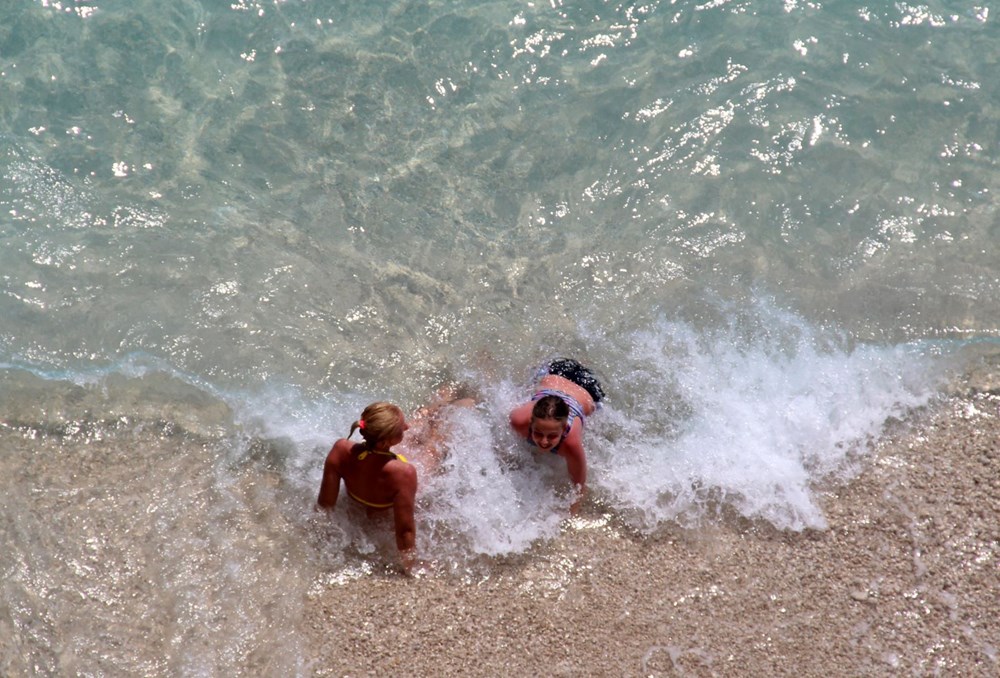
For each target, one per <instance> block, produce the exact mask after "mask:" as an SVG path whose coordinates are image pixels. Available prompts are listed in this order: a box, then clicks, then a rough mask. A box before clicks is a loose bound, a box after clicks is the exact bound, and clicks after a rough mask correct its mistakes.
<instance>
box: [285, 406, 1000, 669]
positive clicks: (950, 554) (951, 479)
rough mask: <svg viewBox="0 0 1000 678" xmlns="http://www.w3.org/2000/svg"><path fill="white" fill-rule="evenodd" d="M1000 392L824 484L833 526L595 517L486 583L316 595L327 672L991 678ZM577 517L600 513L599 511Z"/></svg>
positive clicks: (929, 415) (450, 580) (892, 441)
mask: <svg viewBox="0 0 1000 678" xmlns="http://www.w3.org/2000/svg"><path fill="white" fill-rule="evenodd" d="M998 403H1000V397H998V396H995V395H990V394H978V395H970V396H968V397H952V398H949V399H946V400H944V401H942V402H941V403H938V404H936V405H935V406H934V407H932V408H929V409H928V410H927V411H925V412H922V413H918V414H916V415H915V417H916V418H915V420H914V421H913V422H912V425H908V426H907V427H905V429H906V430H902V429H903V428H904V427H900V429H901V430H900V431H898V432H890V433H888V434H887V435H886V436H885V438H884V439H883V440H882V441H880V442H879V444H878V445H877V448H876V449H875V450H874V451H873V452H872V454H871V455H870V456H869V457H868V458H867V459H866V460H865V468H864V469H863V470H862V472H861V473H860V475H859V476H858V477H856V478H854V479H853V480H851V481H849V482H847V483H845V484H843V485H841V486H838V487H834V488H831V489H829V490H828V491H826V492H824V493H823V494H822V495H821V496H820V498H819V502H820V503H821V505H822V506H823V509H824V512H825V515H826V517H827V521H828V527H827V529H825V530H807V531H804V532H800V533H793V532H780V531H777V530H773V529H767V527H766V526H760V525H756V526H747V525H743V526H729V525H717V526H714V527H708V528H699V529H697V530H680V529H679V528H678V529H677V530H667V531H666V532H668V533H669V534H663V535H660V536H656V537H643V538H633V537H630V536H628V535H626V534H624V533H623V532H622V531H619V530H616V529H614V528H611V527H609V526H608V525H607V524H604V525H602V522H603V521H601V520H593V521H589V522H590V523H592V524H593V525H596V527H595V526H590V527H587V526H586V525H587V523H588V521H586V520H583V521H577V524H581V525H584V527H582V528H579V529H565V530H564V531H563V533H562V535H561V536H560V537H559V538H557V539H556V540H553V541H552V542H551V543H548V544H546V545H543V546H540V547H539V548H538V549H537V552H532V553H531V554H525V556H526V557H524V558H520V559H516V560H514V561H512V562H510V563H506V564H503V565H498V566H497V567H496V573H495V574H493V575H491V576H489V577H488V578H483V579H482V580H479V581H475V582H472V581H456V578H454V577H448V576H441V575H436V574H432V575H429V576H423V577H417V578H411V579H408V578H404V577H401V576H392V575H383V576H372V577H365V578H362V579H359V580H354V581H352V582H349V583H347V584H346V585H345V584H337V585H331V586H325V587H318V588H316V587H314V588H313V590H312V591H311V593H310V595H309V596H308V598H307V601H306V603H305V618H304V619H303V633H304V636H305V638H304V646H305V649H306V651H307V653H308V655H307V659H308V660H309V662H310V664H309V670H310V671H311V674H312V675H315V676H356V675H390V674H392V673H405V674H406V675H413V676H436V675H463V676H497V675H517V676H528V675H532V676H534V675H551V676H571V675H622V676H674V675H677V676H679V675H690V676H748V675H760V676H764V675H767V676H785V675H787V676H793V675H794V676H841V675H842V676H861V675H938V674H943V675H962V676H988V675H995V673H996V671H997V670H998V669H1000V619H998V616H997V614H996V610H995V607H996V600H997V596H998V595H1000V451H998V448H1000V417H998ZM582 518H585V519H586V518H596V516H591V515H588V514H587V513H586V511H585V512H584V515H583V516H582Z"/></svg>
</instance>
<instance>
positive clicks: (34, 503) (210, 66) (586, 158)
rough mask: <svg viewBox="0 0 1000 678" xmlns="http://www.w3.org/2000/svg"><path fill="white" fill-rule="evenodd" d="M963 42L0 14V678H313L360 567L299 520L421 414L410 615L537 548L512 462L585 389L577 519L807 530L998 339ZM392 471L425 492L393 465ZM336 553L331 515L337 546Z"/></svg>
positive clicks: (963, 14) (93, 9)
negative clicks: (310, 595)
mask: <svg viewBox="0 0 1000 678" xmlns="http://www.w3.org/2000/svg"><path fill="white" fill-rule="evenodd" d="M997 26H998V24H997V17H996V16H995V12H994V11H992V10H991V8H990V7H989V6H988V3H959V2H942V1H935V2H929V3H903V2H898V3H891V4H888V3H883V4H882V5H876V6H868V7H862V6H859V5H857V3H851V2H841V1H836V2H823V3H819V2H807V1H805V0H784V2H764V1H763V0H716V1H710V2H708V1H687V0H672V1H667V0H659V1H655V0H651V1H648V2H600V1H597V0H589V1H584V2H570V1H568V0H546V1H544V2H541V1H539V2H514V1H508V2H489V3H482V2H471V1H465V2H447V3H445V2H417V1H414V0H405V1H403V0H401V1H394V2H364V3H347V2H319V1H303V0H288V1H277V0H274V1H267V2H265V1H262V0H239V1H236V2H232V1H227V2H213V1H208V0H203V1H198V0H180V1H178V2H169V3H161V2H151V1H149V0H136V1H131V2H121V1H113V0H92V1H86V2H85V1H77V2H74V1H72V0H61V1H58V2H57V1H54V0H10V1H8V2H6V3H4V4H3V5H2V6H0V176H2V181H0V238H2V247H0V435H2V436H3V438H2V440H3V443H2V448H0V449H2V454H0V470H2V473H0V476H2V480H0V497H2V500H0V501H2V505H3V511H2V512H0V515H2V522H0V552H2V556H0V570H2V573H3V582H4V583H3V589H2V594H0V638H3V640H2V641H0V647H2V648H3V654H2V660H0V661H2V663H0V672H2V673H4V674H5V675H28V674H34V673H43V674H70V673H83V674H108V675H114V674H122V673H132V674H147V673H152V674H163V673H172V674H175V673H180V674H183V675H216V674H219V673H232V672H234V671H236V672H247V671H249V672H251V673H268V674H271V675H290V674H296V673H307V672H308V666H307V665H306V663H305V662H306V660H305V659H304V655H303V651H302V648H300V647H299V645H298V641H297V639H296V635H295V634H294V633H293V632H291V629H292V628H293V627H294V624H295V623H297V620H298V617H299V614H300V612H301V600H302V598H303V596H304V595H305V594H306V593H307V592H308V591H310V590H312V589H314V588H315V587H317V586H319V587H323V586H334V585H337V584H338V582H345V581H351V580H353V579H355V578H357V577H364V576H367V575H369V574H370V573H372V572H380V571H383V570H384V569H385V568H386V567H389V566H390V564H391V562H392V560H393V546H392V538H391V529H390V528H389V527H388V526H386V525H383V526H381V528H378V529H372V528H370V527H365V526H364V524H365V521H360V520H357V518H358V516H357V515H355V514H354V513H352V511H355V510H354V509H352V508H351V507H350V506H347V505H345V506H338V508H337V512H335V514H334V516H333V518H332V519H326V518H320V517H318V516H317V515H316V514H314V513H313V511H312V506H313V503H314V501H315V495H316V491H317V488H318V484H319V477H320V470H321V465H322V460H323V457H324V455H325V453H326V451H327V449H328V448H329V445H330V443H331V442H332V441H333V440H334V439H335V438H337V437H341V436H343V435H346V433H347V431H348V428H349V426H350V422H352V421H354V420H355V419H356V418H357V417H358V415H359V414H360V411H361V409H362V408H363V407H364V406H365V404H367V403H368V402H371V401H374V400H390V401H393V402H396V403H399V404H400V405H401V406H402V407H403V408H404V409H405V410H407V411H412V410H414V409H416V408H417V407H418V406H420V405H422V404H424V403H425V402H427V401H428V400H429V399H430V398H431V397H432V395H433V393H434V392H435V391H436V390H437V388H438V387H439V386H441V385H443V384H459V385H461V386H462V387H463V388H465V389H468V390H470V391H471V392H473V393H474V394H475V396H476V399H477V405H476V406H475V407H474V408H471V409H458V410H454V411H447V412H446V419H447V423H448V428H447V430H448V436H447V440H446V443H445V447H446V450H447V456H446V457H445V459H444V462H443V463H442V465H441V468H440V469H438V471H437V472H436V473H434V474H431V473H423V474H422V475H421V493H420V497H419V500H418V526H419V527H418V529H419V532H418V546H419V549H420V551H421V554H422V556H423V557H424V558H426V559H427V560H428V562H430V563H431V564H432V567H431V568H430V571H431V573H432V574H431V576H434V574H433V573H435V572H436V573H438V576H452V574H453V573H458V574H459V575H461V573H463V572H476V571H478V572H482V571H483V568H486V570H488V569H489V567H490V566H491V563H493V562H498V561H497V559H503V558H508V557H530V552H531V549H533V548H535V547H537V546H538V545H540V544H544V542H545V540H547V539H550V538H552V537H555V536H557V535H558V534H559V532H560V530H561V529H567V524H566V523H565V518H566V516H567V508H568V506H569V504H570V503H571V502H572V499H573V497H572V493H571V492H570V491H569V488H568V487H567V482H566V480H565V469H564V468H563V467H562V466H561V461H560V460H559V459H557V458H555V457H552V458H551V459H549V458H545V457H544V456H543V457H539V456H537V455H532V454H531V452H530V450H529V449H528V448H527V447H526V446H525V444H524V443H523V442H521V441H518V440H516V439H515V437H514V436H513V435H512V433H511V432H510V431H509V428H508V426H507V422H506V416H507V412H508V411H509V409H510V408H511V407H512V406H514V405H515V404H517V403H519V402H521V401H523V400H524V398H525V397H526V396H527V395H528V394H529V389H530V383H531V377H532V375H533V374H534V372H535V370H536V369H537V367H538V365H539V364H541V363H542V362H544V361H545V360H546V359H549V358H552V357H556V356H560V355H567V356H571V357H575V358H577V359H579V360H581V361H582V362H584V363H585V364H587V365H588V366H591V367H592V368H593V369H594V370H595V371H596V372H597V373H598V374H599V375H600V377H601V379H602V381H603V384H604V387H605V390H606V392H607V394H608V395H607V399H606V401H605V403H604V405H603V408H602V409H601V411H600V412H599V413H598V414H596V415H595V416H594V417H592V418H591V419H590V420H589V421H588V422H587V433H586V446H587V454H588V462H589V466H590V479H589V484H590V488H591V498H590V500H589V504H588V505H587V506H585V509H584V513H585V514H588V513H589V515H590V517H592V518H593V517H595V516H598V517H601V518H600V519H602V520H603V519H607V517H608V516H610V517H611V519H613V520H615V521H618V522H619V523H620V524H622V525H626V526H628V528H629V529H634V530H636V531H637V532H639V533H646V534H652V533H655V532H656V531H657V530H660V529H663V528H665V527H669V526H671V525H675V526H676V525H681V526H683V527H685V528H691V529H698V527H699V526H700V525H705V524H706V523H712V522H713V521H719V520H726V519H728V518H727V517H736V518H738V519H746V520H751V521H763V522H765V523H767V524H771V525H773V526H774V527H776V528H777V529H787V530H801V529H805V528H816V529H822V528H823V527H824V526H825V519H824V516H823V512H822V510H821V508H820V506H819V503H818V500H817V497H818V494H817V493H818V491H819V488H821V487H823V486H825V485H826V484H829V483H831V482H832V483H836V482H843V481H845V480H848V479H849V478H850V477H852V475H853V474H855V473H856V472H857V469H858V468H860V467H861V466H862V465H863V464H864V461H865V459H866V457H867V456H869V455H870V454H871V450H872V445H873V444H874V443H875V441H877V440H878V438H879V436H880V435H881V434H882V433H884V432H885V430H886V427H888V426H890V425H892V424H893V423H894V422H899V421H902V420H905V418H906V417H907V416H908V415H910V414H911V413H913V412H915V411H917V410H918V409H919V408H920V407H922V406H923V405H926V404H927V403H929V402H931V401H932V400H933V399H934V398H935V397H936V396H937V395H938V394H940V393H941V390H942V388H943V386H942V384H943V383H944V381H945V380H948V381H949V383H951V384H954V383H955V380H956V378H957V379H959V380H960V379H961V377H962V375H963V374H964V373H965V371H966V370H967V369H968V365H967V363H966V362H963V356H965V355H966V354H967V353H968V352H969V349H970V347H974V348H977V350H979V352H980V353H981V352H982V350H983V347H986V350H987V351H990V350H993V349H992V348H991V347H992V346H993V345H994V344H995V343H996V342H997V340H998V339H1000V325H998V324H997V318H998V317H1000V276H998V275H997V263H998V256H997V255H998V250H997V247H996V245H995V243H996V241H997V238H998V237H1000V219H998V216H997V212H996V208H995V202H994V196H995V195H996V194H997V192H998V191H1000V186H998V184H1000V169H998V167H997V163H996V158H997V156H998V143H1000V93H998V91H997V87H998V85H997V78H996V77H995V73H996V67H997V60H998V54H1000V52H998V49H997V47H996V45H997V44H998V40H1000V31H998V27H997ZM414 463H415V464H417V465H418V467H419V468H421V469H423V470H426V468H425V466H424V464H425V462H424V460H422V459H421V457H420V455H419V452H417V453H416V454H415V455H414ZM355 513H356V511H355Z"/></svg>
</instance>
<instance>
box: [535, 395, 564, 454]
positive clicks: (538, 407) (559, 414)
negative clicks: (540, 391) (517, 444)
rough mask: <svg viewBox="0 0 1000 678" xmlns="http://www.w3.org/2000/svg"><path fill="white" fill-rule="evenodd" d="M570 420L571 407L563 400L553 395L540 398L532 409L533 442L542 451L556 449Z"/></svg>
mask: <svg viewBox="0 0 1000 678" xmlns="http://www.w3.org/2000/svg"><path fill="white" fill-rule="evenodd" d="M568 419H569V405H567V404H566V401H564V400H563V399H562V398H560V397H559V396H553V395H549V396H543V397H541V398H539V399H538V400H537V401H535V406H534V407H533V408H532V409H531V428H530V431H531V442H533V443H534V444H535V445H537V446H538V448H539V449H542V450H551V449H552V448H554V447H556V446H557V445H559V442H560V441H561V440H562V437H563V432H564V431H565V430H566V421H567V420H568Z"/></svg>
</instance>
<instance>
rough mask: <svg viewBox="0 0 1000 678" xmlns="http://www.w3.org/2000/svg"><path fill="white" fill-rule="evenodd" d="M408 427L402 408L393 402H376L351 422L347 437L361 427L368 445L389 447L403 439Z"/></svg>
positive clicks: (362, 435) (362, 434)
mask: <svg viewBox="0 0 1000 678" xmlns="http://www.w3.org/2000/svg"><path fill="white" fill-rule="evenodd" d="M408 428H409V425H407V423H406V419H405V418H404V417H403V411H402V410H401V409H399V408H398V407H396V406H395V405H393V404H392V403H386V402H376V403H372V404H371V405H369V406H368V407H366V408H365V411H364V412H362V413H361V418H360V419H358V420H357V421H356V422H354V423H353V424H351V432H350V433H349V434H348V435H347V437H348V438H350V437H351V436H352V435H354V431H356V430H358V429H360V430H361V437H362V438H364V439H365V443H367V445H368V447H371V448H373V449H374V448H389V447H392V446H393V445H396V444H398V443H400V442H401V441H402V440H403V432H404V431H406V429H408Z"/></svg>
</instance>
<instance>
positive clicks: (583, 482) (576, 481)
mask: <svg viewBox="0 0 1000 678" xmlns="http://www.w3.org/2000/svg"><path fill="white" fill-rule="evenodd" d="M575 433H576V432H575V431H574V432H573V433H571V434H570V435H569V436H567V438H566V440H564V441H563V443H562V445H561V446H560V448H559V454H560V456H562V458H563V459H565V460H566V471H567V472H568V473H569V479H570V480H571V481H573V485H574V487H576V489H577V492H579V494H578V495H577V498H576V500H575V501H574V502H573V504H572V505H571V506H570V509H569V510H570V513H572V514H573V515H576V512H577V510H578V509H579V508H580V503H581V502H582V501H583V497H584V495H585V494H586V492H587V457H586V456H585V455H584V453H583V441H582V440H581V436H580V435H578V434H576V435H574V434H575Z"/></svg>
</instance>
